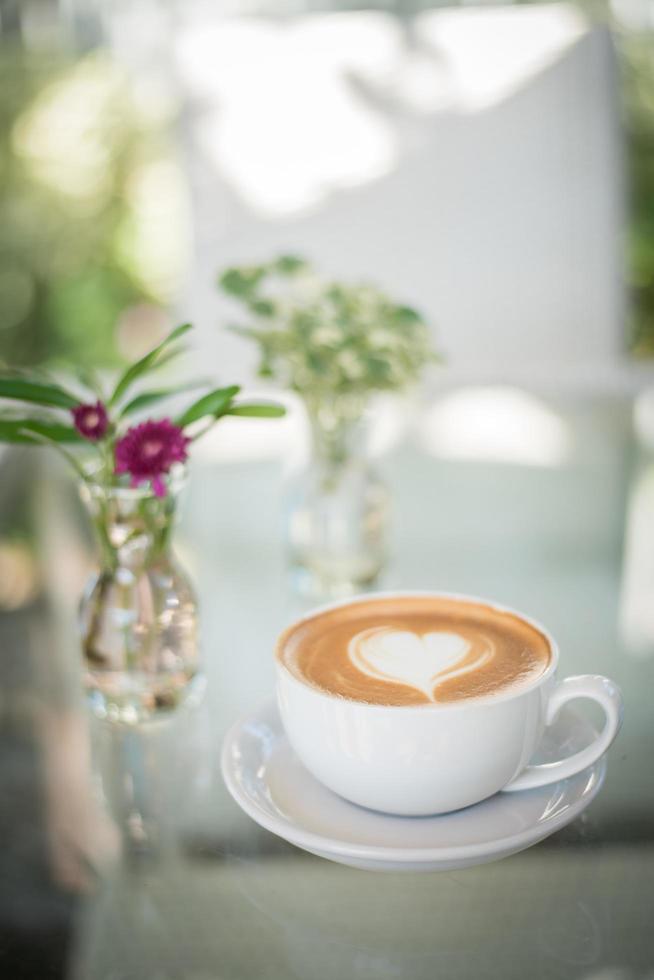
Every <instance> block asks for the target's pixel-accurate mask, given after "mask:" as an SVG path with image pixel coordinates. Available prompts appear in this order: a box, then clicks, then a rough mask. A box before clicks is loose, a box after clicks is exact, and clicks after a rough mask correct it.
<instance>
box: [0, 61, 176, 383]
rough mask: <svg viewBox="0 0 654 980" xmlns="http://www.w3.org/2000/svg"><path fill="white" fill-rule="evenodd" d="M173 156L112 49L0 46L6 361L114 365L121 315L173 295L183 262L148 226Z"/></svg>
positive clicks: (1, 313) (1, 289)
mask: <svg viewBox="0 0 654 980" xmlns="http://www.w3.org/2000/svg"><path fill="white" fill-rule="evenodd" d="M167 153H168V147H167V145H166V140H165V135H164V131H163V127H162V125H161V119H157V120H155V121H154V122H153V121H152V120H151V118H149V117H148V112H147V111H144V107H142V106H139V105H138V104H136V103H135V100H134V98H133V92H132V89H131V87H130V83H129V82H128V80H127V78H126V77H125V76H124V74H123V73H122V71H121V70H120V69H118V68H117V67H116V65H115V64H114V63H113V62H112V61H111V60H110V59H109V57H108V56H107V55H106V54H104V53H102V52H93V53H92V54H90V55H87V56H85V57H83V58H81V59H76V60H74V61H71V60H65V59H63V58H62V57H61V56H59V55H57V56H55V55H52V56H45V55H44V54H43V52H39V53H38V55H36V54H29V53H28V52H26V51H24V50H19V49H16V48H8V47H7V46H5V47H3V48H0V361H2V362H4V363H5V364H8V365H11V366H23V365H34V364H41V363H45V362H49V363H52V362H62V363H66V364H74V365H77V366H80V365H84V364H92V365H94V366H104V365H112V364H115V363H116V362H117V361H118V360H119V357H118V353H117V349H116V340H115V330H116V324H117V321H118V320H119V318H120V317H121V314H123V313H124V312H125V311H126V310H127V309H129V308H130V307H133V306H134V305H135V304H155V305H159V304H164V303H165V302H166V301H167V300H168V299H169V292H170V290H169V286H170V279H171V277H170V275H169V273H170V272H171V267H172V266H173V265H174V263H175V261H176V256H174V255H173V256H172V260H171V250H170V248H169V249H168V253H166V252H165V251H162V245H161V242H158V243H157V242H155V243H154V246H153V243H152V236H151V237H150V239H148V229H147V228H145V230H144V224H145V222H146V221H147V220H148V218H149V215H148V195H149V198H150V200H151V199H152V198H153V196H154V194H155V193H156V186H155V187H154V188H153V187H152V186H150V188H148V186H147V184H148V179H149V178H148V174H150V175H152V174H153V173H154V184H155V185H156V182H157V179H159V178H161V176H162V173H163V177H164V181H163V183H164V184H165V177H166V171H165V169H164V170H163V171H162V169H161V168H162V161H163V162H164V165H165V161H166V155H167ZM157 167H159V171H157V169H156V168H157ZM153 168H154V169H153ZM168 177H170V170H169V171H168ZM173 180H174V174H173ZM161 183H162V181H161V179H159V184H160V185H161ZM150 184H151V185H152V180H151V181H150ZM169 197H170V199H171V200H172V201H173V204H174V203H175V194H174V193H172V194H170V195H169ZM144 202H145V203H144ZM160 207H161V205H160ZM150 210H152V207H150ZM173 217H174V215H173ZM156 234H157V235H160V234H161V228H160V227H157V228H156ZM170 234H171V235H175V234H179V231H178V229H176V228H175V227H174V225H172V226H171V229H170ZM164 245H165V242H164ZM173 251H174V249H173ZM162 256H163V263H162V261H161V258H162ZM162 265H163V268H162ZM173 278H174V270H173Z"/></svg>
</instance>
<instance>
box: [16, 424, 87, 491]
mask: <svg viewBox="0 0 654 980" xmlns="http://www.w3.org/2000/svg"><path fill="white" fill-rule="evenodd" d="M23 434H24V436H25V442H28V443H29V442H32V443H34V442H37V443H40V444H41V445H43V446H49V447H50V448H51V449H56V450H57V452H58V453H61V455H62V456H63V457H64V459H65V460H66V462H68V463H70V465H71V466H72V467H73V469H74V470H75V472H76V473H77V475H78V476H79V477H80V479H82V480H86V478H87V477H86V473H85V472H84V469H83V468H82V465H81V464H80V463H79V462H78V460H76V459H75V457H74V456H73V454H72V453H71V452H70V451H69V450H68V449H64V447H63V446H62V445H61V443H60V442H58V441H57V440H56V439H51V438H50V437H49V436H46V435H44V434H43V433H42V432H38V431H36V429H34V427H33V426H32V425H31V424H30V425H29V427H28V428H26V429H24V430H23Z"/></svg>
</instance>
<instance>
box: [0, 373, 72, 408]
mask: <svg viewBox="0 0 654 980" xmlns="http://www.w3.org/2000/svg"><path fill="white" fill-rule="evenodd" d="M0 398H14V399H17V400H18V401H22V402H35V403H36V404H37V405H53V406H55V407H56V408H75V406H76V405H79V399H78V398H75V397H74V396H73V395H71V394H70V393H69V392H67V391H64V389H63V388H60V387H59V385H54V384H37V383H36V382H34V381H26V380H25V379H24V378H0Z"/></svg>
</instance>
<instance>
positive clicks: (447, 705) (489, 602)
mask: <svg viewBox="0 0 654 980" xmlns="http://www.w3.org/2000/svg"><path fill="white" fill-rule="evenodd" d="M397 598H416V599H421V598H424V599H455V600H458V601H460V602H467V603H469V604H471V605H473V604H474V605H477V606H479V605H481V606H485V607H486V608H487V609H491V610H493V611H495V612H501V613H509V614H510V615H512V616H515V617H517V619H519V620H521V621H522V622H523V623H526V624H527V625H528V626H531V627H532V628H534V629H535V630H537V631H538V632H539V633H541V634H542V635H543V636H544V637H545V639H546V640H547V643H548V646H549V650H550V662H549V664H548V665H547V667H546V669H545V670H544V671H543V673H542V674H540V675H539V676H538V677H536V678H535V679H534V680H533V682H532V683H527V684H525V686H524V687H519V688H518V689H517V690H515V689H512V690H508V691H506V693H504V694H494V695H489V696H486V697H477V698H466V699H462V700H461V701H441V702H432V703H429V704H371V703H369V702H367V701H356V700H355V699H354V698H348V697H345V696H344V695H340V694H332V693H331V692H330V691H321V690H320V689H319V688H317V687H314V686H313V685H312V684H309V683H308V682H306V681H303V680H301V679H300V678H299V677H297V676H296V675H295V674H294V673H293V672H292V671H291V669H290V668H289V667H288V666H287V665H286V664H285V663H284V661H283V660H282V647H283V645H284V643H285V641H286V639H287V637H288V636H289V635H290V634H291V632H292V631H293V630H295V629H297V627H298V626H301V625H302V623H306V622H309V621H310V620H312V619H315V618H317V617H318V616H320V615H322V614H323V613H326V612H330V611H331V610H332V609H340V608H342V607H344V606H350V605H354V604H356V603H359V602H370V601H371V600H373V601H374V600H376V599H379V600H383V599H397ZM274 656H275V665H276V668H277V670H278V671H280V672H281V673H283V675H284V676H285V677H286V678H288V679H290V680H291V681H292V682H294V683H295V684H296V685H297V686H298V687H299V688H301V689H302V690H303V691H309V692H310V693H311V694H312V695H315V696H316V697H318V698H324V699H325V700H327V701H329V702H331V703H334V702H335V703H337V704H351V705H354V706H356V707H357V708H360V709H362V710H366V711H394V712H403V713H407V712H416V711H419V712H424V711H433V710H436V711H466V710H470V709H472V708H475V707H482V706H485V705H494V704H504V703H506V702H507V701H512V700H514V699H515V698H519V697H522V696H523V695H525V694H528V693H530V692H532V691H535V690H536V689H537V688H539V687H541V686H542V685H543V684H545V683H546V682H547V681H548V680H549V679H550V678H551V677H552V676H553V675H554V673H555V672H556V669H557V667H558V665H559V646H558V643H557V642H556V640H555V639H554V637H553V636H552V634H551V633H550V631H549V630H548V629H546V627H545V626H543V624H542V623H540V622H539V621H538V620H537V619H533V618H532V617H531V616H527V615H526V614H525V613H523V612H520V611H519V610H518V609H515V608H514V607H513V606H507V605H505V604H504V603H501V602H496V601H495V600H493V599H487V598H483V597H481V596H474V595H468V594H467V593H462V592H441V591H439V590H435V589H393V590H386V591H383V592H367V593H365V592H364V593H359V594H358V595H355V596H348V597H347V598H346V599H337V600H336V601H334V602H327V603H324V604H322V605H320V606H316V607H315V609H311V610H310V611H309V612H308V613H305V614H304V615H303V616H300V617H299V618H298V619H294V620H293V622H292V623H289V625H288V626H286V627H284V629H283V630H282V632H281V633H280V634H279V636H278V637H277V639H276V641H275V652H274Z"/></svg>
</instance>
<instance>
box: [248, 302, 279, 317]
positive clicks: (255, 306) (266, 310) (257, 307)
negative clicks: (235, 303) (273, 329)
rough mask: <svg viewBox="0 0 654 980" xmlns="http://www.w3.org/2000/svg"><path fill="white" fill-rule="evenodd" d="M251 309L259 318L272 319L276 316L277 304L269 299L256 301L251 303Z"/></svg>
mask: <svg viewBox="0 0 654 980" xmlns="http://www.w3.org/2000/svg"><path fill="white" fill-rule="evenodd" d="M250 309H251V310H252V312H253V313H256V315H257V316H263V317H271V316H274V315H275V304H274V303H273V302H271V301H270V300H269V299H256V300H253V301H252V302H251V303H250Z"/></svg>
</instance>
